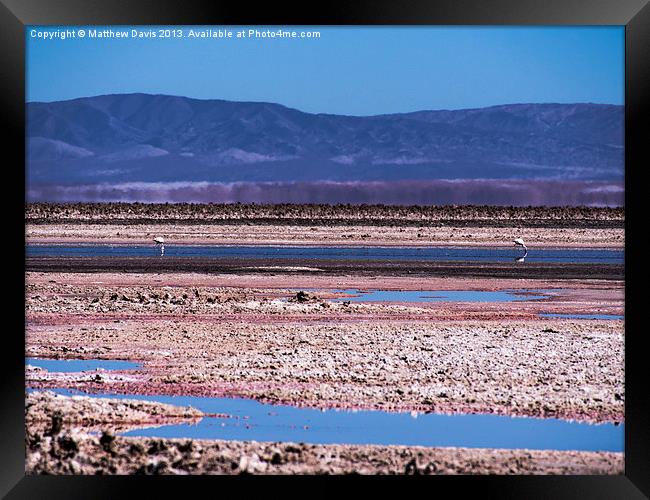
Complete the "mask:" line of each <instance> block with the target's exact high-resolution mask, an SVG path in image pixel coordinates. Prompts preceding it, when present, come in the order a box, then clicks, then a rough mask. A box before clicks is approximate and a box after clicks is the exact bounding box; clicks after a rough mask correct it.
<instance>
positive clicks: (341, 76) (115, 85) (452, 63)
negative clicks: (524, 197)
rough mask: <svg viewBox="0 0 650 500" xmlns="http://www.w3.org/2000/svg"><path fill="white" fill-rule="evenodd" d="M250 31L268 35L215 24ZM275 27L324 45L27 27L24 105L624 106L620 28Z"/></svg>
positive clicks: (354, 110) (365, 111)
mask: <svg viewBox="0 0 650 500" xmlns="http://www.w3.org/2000/svg"><path fill="white" fill-rule="evenodd" d="M80 28H84V29H85V30H86V31H87V29H88V28H87V27H73V28H71V29H74V30H75V31H78V30H79V29H80ZM96 28H98V29H105V28H111V29H113V30H114V31H115V30H120V31H123V30H127V31H129V30H131V29H132V28H137V29H139V30H148V29H149V27H146V28H143V27H122V28H120V27H115V26H112V27H101V28H100V27H96ZM212 28H213V29H218V27H212ZM251 28H253V29H258V30H260V31H265V30H266V29H269V28H267V27H251V26H245V27H232V26H230V27H222V29H229V30H230V31H232V32H233V33H236V32H237V31H239V30H242V29H243V30H246V31H248V30H249V29H251ZM281 28H282V29H284V30H295V31H297V32H300V31H307V30H309V31H319V32H320V38H310V39H303V38H295V39H286V38H285V39H280V38H275V39H269V38H243V39H237V38H232V39H214V38H212V39H189V38H187V33H188V29H189V28H187V27H184V28H183V38H154V39H140V38H130V37H129V38H126V39H99V38H95V39H91V38H88V36H87V35H86V36H85V37H84V38H79V37H78V36H75V37H74V38H67V39H65V40H61V39H53V40H43V39H42V38H37V37H33V36H32V34H34V33H37V32H40V33H42V32H45V31H47V32H56V31H57V30H61V29H64V27H53V26H47V27H27V28H26V39H27V40H26V41H27V89H26V91H27V100H28V101H56V100H64V99H73V98H76V97H84V96H93V95H99V94H110V93H130V92H145V93H152V94H171V95H183V96H188V97H195V98H201V99H228V100H235V101H267V102H276V103H280V104H284V105H286V106H289V107H292V108H297V109H300V110H302V111H307V112H312V113H336V114H347V115H374V114H382V113H395V112H408V111H416V110H423V109H459V108H475V107H484V106H491V105H497V104H509V103H523V102H538V103H539V102H556V103H574V102H592V103H607V104H623V103H624V28H623V27H618V26H614V27H399V28H394V27H334V28H332V27H308V28H301V27H287V26H284V27H281ZM152 29H154V30H155V31H157V29H158V28H156V27H152ZM195 29H202V28H200V27H195ZM271 29H277V27H276V28H271ZM33 30H36V31H33Z"/></svg>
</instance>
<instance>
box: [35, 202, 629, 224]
mask: <svg viewBox="0 0 650 500" xmlns="http://www.w3.org/2000/svg"><path fill="white" fill-rule="evenodd" d="M25 222H26V223H31V224H48V223H59V222H68V223H85V222H92V223H107V224H145V223H150V222H156V223H177V222H183V223H186V224H208V223H209V224H215V223H219V222H221V223H224V224H226V223H230V224H241V223H244V224H245V223H253V222H254V223H256V224H299V225H303V224H305V225H350V224H361V223H363V224H370V225H380V226H389V225H412V226H417V225H422V224H425V223H426V224H432V223H434V222H435V223H437V224H439V225H444V224H452V223H453V224H455V225H463V226H466V227H472V225H476V226H485V225H490V226H494V227H500V226H504V227H508V226H510V225H518V226H526V227H546V226H559V227H582V228H606V227H623V225H624V223H625V209H624V208H623V207H617V208H611V207H494V206H470V205H462V206H453V205H450V206H422V205H413V206H391V205H349V204H346V205H316V204H309V205H299V204H277V205H257V204H239V203H234V204H193V203H177V204H168V203H165V204H158V203H156V204H146V203H30V204H26V205H25Z"/></svg>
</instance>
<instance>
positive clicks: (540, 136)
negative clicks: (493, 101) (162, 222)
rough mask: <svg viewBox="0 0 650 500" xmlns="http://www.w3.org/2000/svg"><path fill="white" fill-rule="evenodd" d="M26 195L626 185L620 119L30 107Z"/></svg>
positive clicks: (495, 110)
mask: <svg viewBox="0 0 650 500" xmlns="http://www.w3.org/2000/svg"><path fill="white" fill-rule="evenodd" d="M26 134H27V180H28V184H29V185H32V186H34V185H48V184H53V185H54V184H56V185H73V186H74V185H92V184H119V183H125V182H156V183H160V182H210V183H229V182H315V181H330V182H350V181H361V182H371V181H382V182H383V181H405V180H408V181H413V180H436V179H465V180H467V179H518V180H522V179H523V180H527V179H528V180H530V179H537V180H558V179H559V180H562V179H567V180H590V181H591V180H599V181H622V179H623V174H624V108H623V106H618V105H606V104H512V105H501V106H492V107H487V108H479V109H463V110H440V111H417V112H411V113H397V114H385V115H375V116H344V115H333V114H313V113H305V112H302V111H298V110H296V109H291V108H288V107H285V106H282V105H280V104H273V103H263V102H233V101H225V100H216V99H215V100H200V99H191V98H187V97H176V96H167V95H150V94H139V93H138V94H116V95H102V96H96V97H84V98H79V99H73V100H68V101H58V102H47V103H46V102H30V103H27V130H26Z"/></svg>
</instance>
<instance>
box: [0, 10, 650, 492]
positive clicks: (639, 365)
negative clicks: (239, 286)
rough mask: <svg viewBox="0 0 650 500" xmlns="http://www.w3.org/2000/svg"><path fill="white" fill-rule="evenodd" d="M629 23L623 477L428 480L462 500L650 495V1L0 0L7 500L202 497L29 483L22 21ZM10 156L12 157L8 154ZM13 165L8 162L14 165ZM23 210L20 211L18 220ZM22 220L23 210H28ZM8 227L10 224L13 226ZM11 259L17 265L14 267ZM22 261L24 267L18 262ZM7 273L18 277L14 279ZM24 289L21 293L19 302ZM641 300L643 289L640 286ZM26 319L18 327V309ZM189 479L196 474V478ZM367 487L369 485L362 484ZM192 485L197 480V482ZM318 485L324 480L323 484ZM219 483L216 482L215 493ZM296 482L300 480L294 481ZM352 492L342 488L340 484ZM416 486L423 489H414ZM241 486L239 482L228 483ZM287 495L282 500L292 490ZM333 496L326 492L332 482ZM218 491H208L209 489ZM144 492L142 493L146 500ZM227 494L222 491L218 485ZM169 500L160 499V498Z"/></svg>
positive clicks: (2, 438) (134, 482)
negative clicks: (649, 212)
mask: <svg viewBox="0 0 650 500" xmlns="http://www.w3.org/2000/svg"><path fill="white" fill-rule="evenodd" d="M91 24H96V25H110V24H115V25H136V24H142V25H180V24H201V25H226V24H237V25H256V24H257V25H281V26H288V25H292V24H294V25H357V24H359V25H361V24H369V25H396V24H398V25H402V24H404V25H408V24H415V25H624V26H625V52H626V54H625V56H626V69H625V128H626V136H625V162H626V164H625V190H626V191H625V204H626V221H625V230H626V249H625V259H626V262H625V294H626V309H625V318H626V336H625V374H626V405H625V417H626V422H625V425H626V432H625V474H624V475H621V476H603V477H598V476H587V477H581V476H569V477H537V476H536V477H532V476H507V477H505V476H503V477H490V476H489V477H472V478H470V477H463V478H461V479H460V480H459V479H458V478H451V477H437V478H436V479H432V478H431V479H430V480H432V481H435V483H433V484H431V483H428V482H427V483H426V484H424V483H421V482H418V483H417V484H418V485H419V486H424V487H425V488H427V490H426V491H428V494H434V490H432V489H430V488H436V490H435V492H438V491H439V490H438V489H437V488H440V487H441V486H443V485H444V486H446V487H451V488H453V491H454V496H455V497H457V496H459V495H460V496H461V497H462V496H463V493H465V492H467V491H468V490H471V491H473V492H475V494H480V495H481V497H487V498H492V497H498V498H533V499H534V498H554V499H561V498H590V499H591V498H594V499H596V498H603V499H605V498H607V499H609V498H619V499H623V498H631V499H632V498H644V497H648V496H650V453H649V452H648V450H649V448H648V441H649V440H648V437H649V434H650V433H649V430H650V421H649V418H648V414H649V413H650V408H649V405H648V400H649V399H648V393H649V391H648V390H647V387H646V386H645V384H644V381H645V379H646V378H647V375H646V373H645V370H644V368H645V359H644V358H645V351H644V349H643V347H642V346H643V342H644V340H645V338H644V337H645V336H646V335H645V333H646V332H645V331H644V330H643V329H642V328H641V326H640V325H642V324H643V323H642V321H643V319H642V318H641V316H640V314H641V311H640V308H638V307H637V306H636V305H635V302H636V300H635V297H636V296H637V294H636V293H635V292H634V290H635V288H638V287H639V282H640V280H641V278H640V277H639V276H638V275H639V273H638V272H636V267H637V265H636V263H637V262H639V260H640V255H639V252H640V251H642V244H641V241H640V232H641V231H642V229H637V230H636V231H635V230H634V229H632V230H630V229H631V228H633V227H635V224H636V225H638V224H639V223H640V222H641V217H642V215H641V213H640V212H639V210H638V207H637V205H639V206H640V202H639V200H640V197H641V194H642V189H643V188H644V184H643V183H642V182H641V180H642V179H641V175H642V173H643V169H644V168H647V166H648V165H650V162H649V161H648V147H647V144H646V143H647V138H646V135H645V133H644V132H643V130H644V127H643V121H644V118H645V117H646V116H648V112H649V111H650V106H649V104H650V78H649V77H650V6H649V5H648V0H546V1H544V2H542V1H539V0H491V1H488V0H462V1H458V0H456V1H454V0H444V1H430V0H428V1H427V0H411V1H409V2H396V1H394V0H374V1H373V0H356V1H349V2H342V1H338V2H316V3H313V2H309V3H307V2H305V3H303V4H298V3H289V2H287V3H285V4H281V3H279V2H276V1H273V2H264V3H262V2H260V3H259V5H257V4H254V3H251V2H246V1H241V0H240V1H238V2H233V1H232V0H226V1H212V2H207V1H206V2H202V1H199V0H182V1H178V0H138V1H135V0H56V1H52V0H0V45H1V46H2V51H1V52H0V59H1V62H0V101H2V114H1V115H0V116H1V117H2V119H4V120H5V121H6V123H5V124H4V125H5V126H4V127H3V128H2V130H3V133H4V135H5V139H6V144H8V145H9V146H8V148H11V149H10V150H6V151H5V154H4V155H3V160H4V169H3V172H4V173H5V174H6V176H5V178H8V174H9V172H10V171H12V172H14V173H16V172H19V173H18V174H17V175H16V176H15V181H8V180H6V181H5V182H6V183H7V184H5V194H13V197H14V198H15V200H12V202H11V203H10V204H9V203H5V205H8V208H9V212H10V214H11V217H10V219H11V222H13V223H14V224H12V226H11V230H12V232H11V233H9V234H10V235H11V238H8V239H5V242H6V243H12V244H7V245H6V247H7V248H5V252H9V256H8V257H7V260H6V261H5V262H10V263H11V264H10V265H9V266H5V268H6V269H9V270H12V271H13V273H6V278H5V281H6V285H7V289H8V290H9V296H8V297H7V298H6V299H5V300H4V302H5V303H4V305H5V306H6V309H5V310H6V311H8V312H11V313H12V314H11V316H10V317H11V320H12V321H11V322H9V323H7V322H5V324H6V328H5V332H4V335H3V337H2V338H3V341H4V343H5V348H4V349H1V351H2V353H1V356H2V361H3V363H2V367H3V377H2V378H1V379H0V384H1V387H2V391H1V393H0V394H2V398H3V399H2V401H3V404H2V410H1V411H0V454H1V456H2V467H0V494H1V495H5V494H8V495H7V498H67V499H72V498H96V499H99V498H120V497H127V498H128V497H130V496H134V494H138V493H139V494H140V495H142V494H146V495H147V496H148V497H150V498H153V497H154V496H158V495H159V494H162V493H167V494H175V495H185V494H188V493H190V494H191V492H192V491H195V488H196V487H195V484H196V481H201V482H205V481H206V479H209V478H199V477H193V478H192V481H185V480H180V478H178V479H179V480H172V479H171V478H146V481H144V479H145V478H142V479H137V478H135V477H111V478H98V477H37V476H26V475H25V445H24V440H25V438H24V385H25V379H24V376H25V372H24V348H25V343H24V340H25V339H24V336H22V335H20V334H19V333H18V332H19V331H20V329H23V330H22V331H23V332H24V311H25V308H24V289H25V282H24V269H21V268H20V266H19V265H18V261H20V259H23V262H24V259H25V255H24V237H25V227H24V219H22V220H21V218H20V216H19V215H18V214H19V213H20V212H19V211H20V210H24V205H25V197H24V189H22V188H20V187H19V186H14V185H13V182H16V183H18V184H19V183H20V180H21V179H22V180H23V181H24V171H23V175H21V174H20V168H19V166H20V165H21V164H22V165H24V152H25V148H24V140H25V133H24V131H25V127H24V125H25V35H24V27H25V26H26V25H91ZM9 152H10V153H11V154H7V153H9ZM10 159H11V160H10ZM14 211H15V212H14ZM23 213H24V212H23ZM7 227H8V226H7ZM9 259H11V260H9ZM14 259H15V261H16V265H13V262H14ZM10 274H11V276H12V277H10ZM21 290H23V294H22V296H21ZM639 293H640V294H641V295H642V294H643V291H642V290H640V289H639ZM21 310H22V311H23V313H22V319H21V313H20V311H21ZM188 479H189V478H188ZM301 481H305V480H304V479H299V480H298V482H297V483H296V484H297V487H295V488H294V486H291V487H290V488H291V490H294V494H295V492H297V493H298V494H302V495H308V494H310V491H311V490H310V489H309V488H310V485H309V483H308V482H301ZM343 481H344V480H343V479H340V478H337V479H334V480H332V481H330V482H328V483H327V484H329V485H334V486H335V487H337V488H340V487H345V488H347V484H348V481H345V483H344V482H343ZM369 482H370V481H368V480H364V481H363V483H364V488H365V487H366V486H369V484H368V483H369ZM377 482H378V483H379V485H380V488H381V489H382V490H383V491H384V492H390V490H391V489H392V490H393V492H394V493H401V492H402V491H403V488H404V487H405V486H407V484H406V482H405V481H399V482H395V481H386V480H383V481H382V480H380V481H372V483H373V484H376V483H377ZM190 483H191V484H190ZM254 483H255V484H256V485H259V486H262V487H264V488H271V487H273V486H272V485H274V484H275V481H274V480H272V479H270V478H269V479H267V478H260V479H256V480H255V481H254ZM319 483H321V488H322V487H323V485H322V483H325V481H323V480H320V481H319ZM215 484H216V483H214V482H211V485H212V486H210V488H214V485H215ZM292 484H293V483H292ZM344 484H345V485H346V486H344ZM411 484H415V483H411ZM230 485H231V486H235V487H241V486H242V482H241V481H233V480H232V479H231V480H230ZM287 486H288V485H287V484H284V486H283V487H282V490H284V491H283V492H282V494H286V493H287V492H288V489H289V488H288V487H287ZM326 488H327V486H326ZM208 491H210V490H208ZM144 492H146V493H144ZM212 493H214V494H219V493H221V491H220V490H214V489H212ZM163 496H164V495H163Z"/></svg>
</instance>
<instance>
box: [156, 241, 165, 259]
mask: <svg viewBox="0 0 650 500" xmlns="http://www.w3.org/2000/svg"><path fill="white" fill-rule="evenodd" d="M153 242H154V243H155V244H156V245H160V256H161V257H162V256H163V255H164V254H165V238H162V237H160V236H156V237H155V238H154V239H153Z"/></svg>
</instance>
